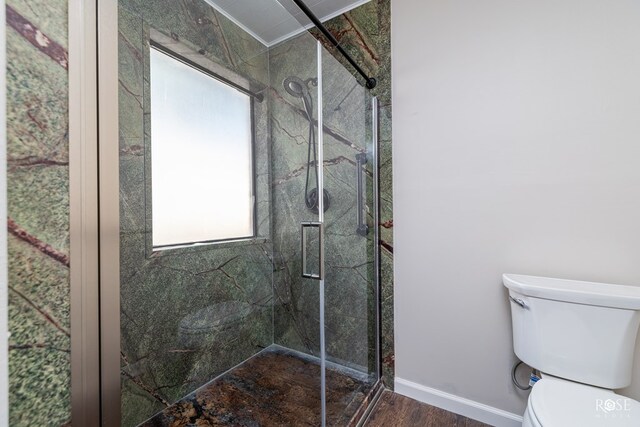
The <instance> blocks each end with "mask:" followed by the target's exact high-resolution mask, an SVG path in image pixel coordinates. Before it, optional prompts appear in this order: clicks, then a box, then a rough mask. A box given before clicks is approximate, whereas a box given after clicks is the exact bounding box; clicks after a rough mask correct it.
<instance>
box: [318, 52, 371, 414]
mask: <svg viewBox="0 0 640 427" xmlns="http://www.w3.org/2000/svg"><path fill="white" fill-rule="evenodd" d="M338 59H340V60H342V56H341V55H340V54H336V55H334V54H333V53H332V52H331V51H329V50H327V49H324V48H323V49H322V50H321V55H320V62H321V75H322V78H321V82H322V84H321V91H322V102H323V104H322V127H323V132H322V150H321V151H322V154H323V174H322V175H323V186H324V190H325V191H326V192H327V193H328V195H329V198H330V200H331V204H330V207H329V209H328V210H327V211H326V212H325V214H324V217H323V218H322V221H323V227H324V230H323V231H324V251H325V257H324V277H323V278H324V283H323V286H321V291H322V292H324V298H323V300H324V319H323V320H324V323H323V330H324V333H323V336H324V338H325V340H324V341H325V347H324V350H325V356H326V361H327V369H326V373H325V376H326V388H325V394H326V401H327V405H326V409H327V417H328V419H331V421H332V422H331V424H337V425H347V424H348V423H349V421H351V420H352V418H353V417H354V416H356V415H357V409H358V408H359V407H361V406H362V404H363V402H364V401H365V400H366V397H367V396H368V395H369V394H370V393H372V392H373V391H374V390H373V389H374V385H375V384H376V382H377V380H378V378H379V374H378V366H379V360H378V351H377V348H378V343H377V336H378V334H377V328H378V321H377V315H378V303H377V301H378V287H377V283H378V280H377V274H376V272H377V271H378V270H377V253H376V247H377V245H376V243H377V238H376V236H377V224H376V222H377V221H376V218H377V214H376V213H377V199H376V198H375V197H374V194H376V193H377V191H376V186H377V153H376V149H377V147H376V144H375V141H376V139H377V124H376V123H377V119H376V115H377V114H376V113H377V103H376V100H375V98H373V97H372V96H371V92H370V90H369V89H367V88H365V87H364V86H363V84H362V83H361V82H360V81H358V80H357V79H356V78H355V77H354V76H353V75H352V74H351V73H350V72H349V70H348V69H347V68H345V65H346V64H344V65H343V64H342V63H341V62H340V61H339V60H338ZM345 374H346V375H347V377H348V378H349V386H348V387H345V382H344V381H345V378H346V377H345ZM340 402H349V403H348V406H347V408H346V409H345V410H344V411H342V412H341V413H340V412H338V413H336V411H335V410H334V409H333V408H334V407H336V408H337V407H339V405H340Z"/></svg>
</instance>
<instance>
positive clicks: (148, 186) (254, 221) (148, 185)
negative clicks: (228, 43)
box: [144, 38, 264, 256]
mask: <svg viewBox="0 0 640 427" xmlns="http://www.w3.org/2000/svg"><path fill="white" fill-rule="evenodd" d="M152 49H153V50H156V51H157V52H159V53H161V54H164V55H167V56H168V57H170V58H171V59H173V60H175V61H178V62H181V63H183V64H184V65H186V66H188V67H191V68H192V69H194V70H195V71H198V72H200V73H202V74H204V75H206V76H207V77H209V78H212V79H214V80H217V81H219V82H221V83H222V84H225V85H226V86H228V87H229V88H231V89H235V90H237V91H239V92H241V93H242V94H244V95H245V96H247V97H248V98H249V120H250V130H249V131H250V135H251V140H250V143H249V149H250V150H251V156H250V168H251V170H250V175H251V177H250V178H251V185H250V189H251V199H252V203H251V210H250V215H251V231H252V233H251V234H250V235H247V236H235V237H229V238H224V239H208V240H198V241H194V242H184V243H172V244H166V245H154V244H153V214H152V206H153V191H152V182H151V180H152V178H151V176H152V174H149V178H145V181H146V182H145V191H144V193H145V205H146V208H145V210H146V215H147V217H148V219H147V221H146V224H147V225H146V228H147V233H145V234H146V235H147V238H146V240H147V245H146V246H147V249H148V253H149V255H150V256H153V255H156V254H158V253H159V252H166V251H169V250H172V249H183V250H184V249H190V248H203V247H207V246H209V247H210V246H214V245H222V244H237V243H253V242H256V241H262V240H264V239H263V238H260V237H259V235H258V225H259V224H258V203H257V200H258V197H257V191H258V190H257V182H256V181H257V173H256V171H257V167H256V166H257V165H256V149H257V147H256V120H255V101H256V97H258V96H259V95H256V94H254V93H253V92H251V90H250V89H248V88H246V87H245V86H244V85H242V84H240V83H236V82H234V81H232V80H230V79H229V78H226V77H223V76H222V75H220V74H218V73H216V72H215V71H213V70H211V69H209V68H207V67H205V66H203V65H201V64H198V63H196V62H194V61H192V60H190V59H188V58H186V57H185V56H183V55H181V54H179V53H177V52H174V51H173V50H171V49H169V48H168V47H166V46H165V45H163V44H162V43H160V42H158V41H156V40H154V39H152V38H150V39H149V50H148V52H149V56H150V55H151V50H152ZM193 53H194V54H195V52H193ZM225 71H226V74H229V73H231V71H230V70H228V69H226V70H225ZM148 76H149V91H148V92H149V94H148V96H146V97H145V98H146V99H148V100H149V112H150V114H149V115H148V119H147V120H149V128H151V121H152V120H153V111H151V103H150V99H151V94H150V92H151V84H152V83H151V80H152V76H151V69H150V67H149V71H148ZM237 79H238V80H240V81H242V80H244V79H243V78H242V77H240V76H238V78H237ZM152 150H153V134H151V132H150V133H149V140H148V147H147V148H146V149H145V162H147V161H148V162H149V165H150V167H149V170H150V171H151V169H152V168H153V166H152V160H151V151H152ZM147 157H148V158H147ZM149 201H150V202H151V203H149Z"/></svg>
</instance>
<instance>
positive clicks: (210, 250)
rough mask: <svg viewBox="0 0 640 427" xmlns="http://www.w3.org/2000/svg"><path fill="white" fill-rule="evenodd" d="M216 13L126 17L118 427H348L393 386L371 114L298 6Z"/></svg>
mask: <svg viewBox="0 0 640 427" xmlns="http://www.w3.org/2000/svg"><path fill="white" fill-rule="evenodd" d="M216 3H217V4H228V3H229V2H216V1H213V0H211V1H204V0H181V1H174V0H145V1H142V0H120V4H119V24H118V35H119V94H118V95H119V108H120V114H119V117H120V125H119V126H120V129H119V134H120V161H119V177H120V254H121V255H120V256H121V259H120V299H121V308H120V313H119V316H120V326H121V328H120V334H121V391H120V396H119V397H120V401H121V408H122V418H121V421H122V426H135V425H139V424H140V423H143V422H146V424H145V425H191V424H194V425H195V424H197V423H198V422H204V421H202V420H204V419H205V418H206V417H210V419H209V418H207V419H208V420H209V421H207V422H210V425H225V423H226V424H228V425H245V424H246V425H282V424H288V423H289V422H288V421H287V420H291V419H295V418H297V419H298V420H300V421H301V422H302V421H303V424H305V425H348V424H350V423H354V422H356V421H357V417H358V415H359V414H361V413H362V412H361V411H362V408H363V407H365V406H366V404H367V402H368V398H369V396H370V393H371V391H372V390H374V389H375V386H376V384H378V382H379V380H380V369H381V368H380V367H381V360H380V356H379V354H380V352H379V349H380V346H381V344H380V340H379V332H378V331H379V329H380V327H379V307H380V299H379V283H378V276H379V274H378V272H379V266H378V264H379V261H378V258H379V257H378V251H379V247H378V245H377V242H379V241H380V238H379V236H378V226H377V224H378V223H379V222H380V221H379V220H378V206H377V200H378V190H377V182H378V177H377V164H378V161H377V123H378V120H377V112H378V107H377V103H376V99H375V98H373V97H372V95H371V93H370V91H369V90H368V89H367V88H365V87H364V82H363V81H361V80H362V79H360V80H359V77H354V75H352V73H351V71H352V70H349V69H347V68H345V67H344V66H343V65H342V63H341V62H340V61H339V60H338V58H339V55H338V54H336V53H335V52H332V51H329V50H327V49H326V48H325V47H323V45H322V43H320V42H319V41H318V40H317V39H316V38H315V37H314V36H313V35H312V34H310V33H309V32H307V31H306V30H305V29H304V25H305V24H306V22H304V21H303V22H298V19H300V18H299V16H298V17H294V16H292V15H290V14H289V11H290V12H295V11H296V9H294V8H295V5H293V4H290V3H287V2H285V1H284V0H281V1H276V0H273V4H271V3H269V2H261V5H262V6H261V7H262V8H263V9H264V10H262V9H261V10H257V7H256V6H255V4H256V2H252V1H249V0H243V1H235V2H231V3H233V4H234V6H233V8H232V10H223V9H221V8H220V6H217V5H215V4H216ZM268 3H269V4H271V6H269V7H272V8H278V10H276V11H274V10H273V9H270V8H269V7H267V4H268ZM214 5H215V7H214ZM242 5H244V6H243V7H245V8H246V9H245V12H246V11H247V10H249V11H251V13H248V14H247V13H244V15H243V13H241V12H242V10H240V11H238V10H239V9H238V8H239V7H240V6H242ZM363 7H364V6H363ZM240 9H241V7H240ZM258 12H259V13H260V14H261V16H263V18H264V20H269V19H270V20H272V21H270V25H265V23H264V22H262V23H261V26H259V27H256V25H257V24H256V20H255V19H248V18H247V21H244V22H243V21H242V20H241V17H242V16H245V17H246V15H254V14H256V13H258ZM276 12H277V13H276ZM234 14H235V18H233V17H232V16H234ZM282 28H286V29H287V31H286V34H284V35H281V36H278V37H276V36H275V35H274V34H273V31H276V30H277V31H280V32H282V31H284V30H282ZM270 31H271V33H270ZM278 34H279V33H278ZM152 52H161V53H162V54H163V55H166V57H161V61H165V63H166V64H168V65H167V67H166V70H171V69H172V68H171V67H174V69H175V70H176V71H175V73H176V74H175V75H169V77H168V78H167V75H166V74H165V75H163V76H161V75H160V72H159V71H158V70H159V69H160V68H158V67H159V66H158V65H157V63H158V62H157V61H156V60H152V56H153V55H152ZM154 55H155V53H154ZM154 61H155V62H154ZM172 61H173V62H172ZM164 72H166V71H164ZM189 76H192V77H189ZM190 78H193V87H197V88H200V89H198V90H193V93H191V92H190V90H192V89H190V88H192V86H190V85H183V86H180V87H179V88H178V90H175V87H174V88H171V85H175V84H178V83H176V82H179V81H183V80H181V79H187V80H188V79H190ZM291 82H294V83H295V85H293V83H291ZM172 90H173V92H172ZM176 94H177V95H176ZM172 114H173V115H172ZM154 120H155V121H154ZM160 120H161V121H162V122H160ZM159 125H162V126H159ZM159 129H163V130H162V131H159ZM161 141H162V145H161ZM198 144H200V145H198ZM210 144H211V145H210ZM212 147H214V148H212ZM243 150H244V151H243ZM243 153H249V154H243ZM163 162H164V163H163ZM172 162H173V163H172ZM167 165H168V167H167ZM167 194H168V195H169V197H170V199H169V203H168V204H163V205H162V206H168V207H167V208H165V209H168V211H162V212H160V213H159V212H158V211H157V206H158V205H159V204H160V203H161V202H163V201H164V202H163V203H165V202H166V200H165V199H164V198H165V197H167ZM186 194H189V195H190V196H188V197H187V196H185V195H186ZM247 200H248V201H249V203H248V204H247ZM154 201H155V203H156V205H155V206H154ZM243 203H244V204H243ZM247 206H248V207H247ZM154 209H156V210H154ZM200 210H201V211H202V212H204V214H202V215H200V217H199V216H198V215H197V212H200ZM229 212H233V214H232V215H230V214H229ZM160 214H162V215H165V214H170V215H173V217H171V218H173V220H172V221H169V224H170V225H169V227H168V229H167V230H163V233H165V234H163V235H162V236H163V238H164V239H168V240H167V241H169V240H170V239H178V238H179V237H177V236H181V235H182V236H190V237H189V238H188V239H187V240H185V241H180V240H176V241H177V242H178V243H176V244H169V245H166V244H165V245H157V244H156V242H157V238H158V236H159V235H160V227H161V225H160V222H159V221H158V218H159V216H160ZM165 216H166V215H165ZM225 221H227V222H225ZM234 221H236V222H242V221H244V222H242V224H240V225H241V226H242V227H240V226H238V227H239V229H240V228H241V229H242V230H244V231H243V232H242V234H238V235H233V234H229V233H230V231H229V230H231V229H232V224H236V223H235V222H234ZM236 225H237V224H236ZM234 226H235V225H234ZM216 233H218V234H216ZM225 233H226V234H225ZM166 236H168V237H166ZM216 236H221V237H220V238H218V237H216ZM203 386H204V387H203ZM196 390H198V391H196ZM247 411H250V412H247ZM203 417H204V418H203ZM287 417H289V418H287ZM291 417H293V418H291ZM214 421H215V422H214ZM241 421H242V422H241ZM198 425H200V424H198Z"/></svg>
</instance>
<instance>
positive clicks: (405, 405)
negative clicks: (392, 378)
mask: <svg viewBox="0 0 640 427" xmlns="http://www.w3.org/2000/svg"><path fill="white" fill-rule="evenodd" d="M418 426H420V427H422V426H424V427H487V424H484V423H481V422H479V421H475V420H472V419H469V418H466V417H463V416H462V415H457V414H454V413H452V412H449V411H445V410H444V409H440V408H436V407H435V406H431V405H427V404H426V403H421V402H418V401H417V400H413V399H410V398H408V397H405V396H402V395H399V394H396V393H393V392H391V391H385V392H383V393H382V396H380V399H379V400H378V403H377V404H376V406H375V408H373V411H372V412H371V414H370V415H369V419H368V420H367V422H366V424H365V427H418Z"/></svg>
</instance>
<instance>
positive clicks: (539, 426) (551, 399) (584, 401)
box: [522, 377, 640, 427]
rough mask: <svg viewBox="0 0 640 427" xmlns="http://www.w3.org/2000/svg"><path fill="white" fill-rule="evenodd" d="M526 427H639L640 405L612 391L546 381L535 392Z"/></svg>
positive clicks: (524, 424) (524, 422)
mask: <svg viewBox="0 0 640 427" xmlns="http://www.w3.org/2000/svg"><path fill="white" fill-rule="evenodd" d="M522 425H523V427H604V426H606V427H637V426H640V402H637V401H635V400H633V399H629V398H627V397H624V396H621V395H618V394H616V393H614V392H613V391H611V390H607V389H603V388H599V387H593V386H589V385H586V384H580V383H575V382H573V381H567V380H563V379H560V378H554V377H545V378H542V379H541V380H539V381H538V382H537V383H536V384H535V385H534V386H533V389H532V390H531V394H530V395H529V400H528V402H527V408H526V410H525V414H524V421H523V423H522Z"/></svg>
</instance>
